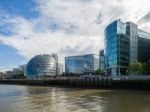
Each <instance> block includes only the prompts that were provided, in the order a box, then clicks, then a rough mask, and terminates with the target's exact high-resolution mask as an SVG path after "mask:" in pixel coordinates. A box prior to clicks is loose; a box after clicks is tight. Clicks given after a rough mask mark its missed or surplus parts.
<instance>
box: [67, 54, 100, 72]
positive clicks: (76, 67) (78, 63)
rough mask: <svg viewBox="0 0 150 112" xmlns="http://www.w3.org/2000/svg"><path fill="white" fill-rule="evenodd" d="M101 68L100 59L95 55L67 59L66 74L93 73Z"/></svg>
mask: <svg viewBox="0 0 150 112" xmlns="http://www.w3.org/2000/svg"><path fill="white" fill-rule="evenodd" d="M98 68H99V57H98V55H95V54H87V55H78V56H69V57H65V72H66V73H74V74H83V73H93V72H94V71H96V70H97V69H98Z"/></svg>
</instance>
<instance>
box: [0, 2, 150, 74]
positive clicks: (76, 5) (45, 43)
mask: <svg viewBox="0 0 150 112" xmlns="http://www.w3.org/2000/svg"><path fill="white" fill-rule="evenodd" d="M149 4H150V1H149V0H0V71H5V70H10V69H12V68H13V67H17V66H18V65H21V64H26V63H27V62H28V61H29V60H30V58H32V57H33V56H35V55H37V54H50V53H57V54H58V56H59V62H60V63H64V57H65V56H70V55H80V54H89V53H94V54H98V52H99V50H100V49H103V48H104V29H105V27H106V26H107V25H108V24H110V23H111V22H113V21H114V20H116V19H121V20H122V21H124V22H126V21H131V22H134V23H136V24H138V27H139V28H141V29H143V30H145V31H147V32H150V5H149Z"/></svg>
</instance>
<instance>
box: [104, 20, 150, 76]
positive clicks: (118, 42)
mask: <svg viewBox="0 0 150 112" xmlns="http://www.w3.org/2000/svg"><path fill="white" fill-rule="evenodd" d="M105 46H106V47H105V51H106V59H107V74H108V75H111V76H120V75H125V74H127V71H128V67H129V63H134V62H136V61H139V62H146V61H148V60H150V33H147V32H145V31H142V30H140V29H139V28H138V26H137V25H136V24H134V23H132V22H126V23H124V22H122V21H121V20H116V21H114V22H112V23H111V24H109V25H108V26H107V27H106V29H105Z"/></svg>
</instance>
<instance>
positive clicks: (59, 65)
mask: <svg viewBox="0 0 150 112" xmlns="http://www.w3.org/2000/svg"><path fill="white" fill-rule="evenodd" d="M62 74H63V65H62V64H60V63H58V75H62Z"/></svg>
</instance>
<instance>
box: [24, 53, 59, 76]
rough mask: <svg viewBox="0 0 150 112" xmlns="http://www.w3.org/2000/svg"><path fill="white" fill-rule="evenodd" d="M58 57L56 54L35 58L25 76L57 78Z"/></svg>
mask: <svg viewBox="0 0 150 112" xmlns="http://www.w3.org/2000/svg"><path fill="white" fill-rule="evenodd" d="M57 64H58V56H57V55H56V54H51V55H48V54H42V55H37V56H35V57H33V58H32V59H31V60H30V61H29V62H28V63H27V65H26V68H25V76H27V77H42V76H55V75H57V71H58V67H57Z"/></svg>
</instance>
